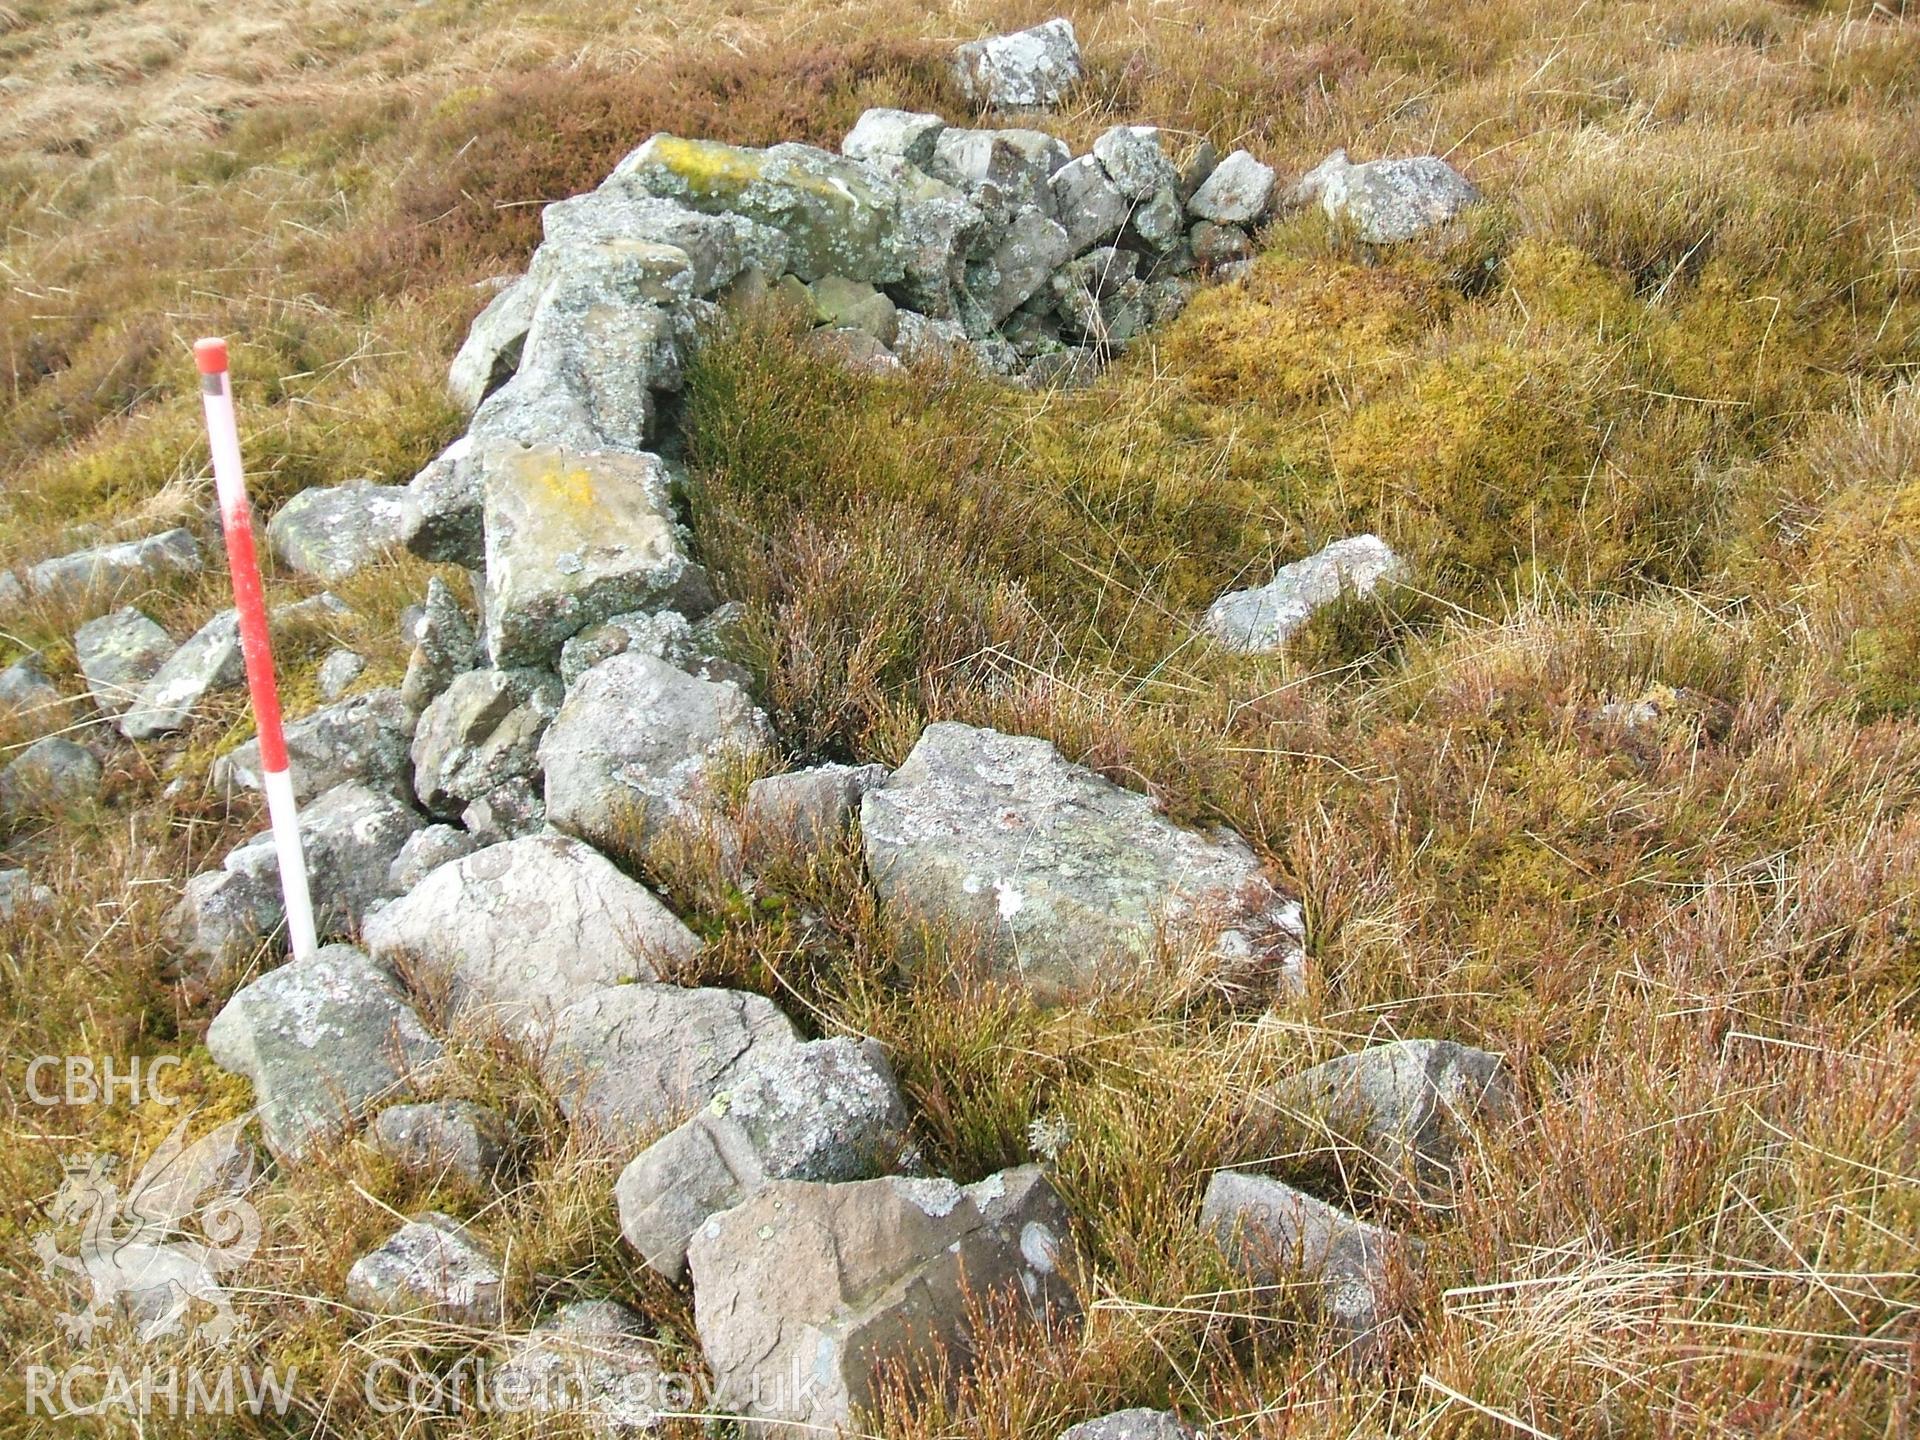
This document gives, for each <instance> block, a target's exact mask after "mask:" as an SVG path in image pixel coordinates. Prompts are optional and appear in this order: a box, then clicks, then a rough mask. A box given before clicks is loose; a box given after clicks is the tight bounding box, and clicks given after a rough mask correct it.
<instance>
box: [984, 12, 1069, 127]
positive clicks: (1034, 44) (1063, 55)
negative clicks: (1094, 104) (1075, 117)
mask: <svg viewBox="0 0 1920 1440" xmlns="http://www.w3.org/2000/svg"><path fill="white" fill-rule="evenodd" d="M1080 74H1081V64H1080V42H1079V41H1078V40H1076V39H1075V38H1074V34H1073V23H1072V22H1071V21H1069V20H1065V19H1056V20H1049V21H1047V22H1046V23H1045V24H1044V25H1036V26H1034V27H1033V28H1032V29H1031V30H1021V31H1018V32H1016V33H1014V34H1012V35H991V36H988V37H987V38H986V39H984V40H974V41H971V42H969V43H968V44H965V45H962V46H961V47H960V48H959V49H958V50H956V51H955V52H954V56H953V77H954V79H955V81H957V82H958V83H959V86H960V93H961V94H962V95H964V96H966V97H967V99H968V100H971V101H972V102H973V103H975V104H976V105H984V106H989V107H991V108H993V109H995V110H1024V109H1047V108H1051V107H1052V106H1055V105H1058V104H1059V103H1060V102H1061V101H1062V100H1063V99H1064V98H1065V97H1066V93H1067V91H1068V90H1070V89H1071V88H1072V87H1073V86H1074V85H1075V84H1076V83H1078V81H1079V79H1080Z"/></svg>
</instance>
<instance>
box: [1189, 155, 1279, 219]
mask: <svg viewBox="0 0 1920 1440" xmlns="http://www.w3.org/2000/svg"><path fill="white" fill-rule="evenodd" d="M1273 182H1274V174H1273V167H1272V166H1271V165H1262V164H1261V163H1260V162H1259V161H1258V160H1256V159H1254V158H1253V156H1252V155H1250V154H1248V153H1247V152H1246V151H1245V150H1236V151H1234V152H1233V153H1232V154H1231V155H1229V156H1227V158H1226V159H1224V160H1222V161H1221V162H1220V163H1219V164H1218V165H1216V166H1215V167H1214V169H1213V173H1212V174H1211V175H1209V176H1207V178H1206V181H1205V183H1204V184H1202V185H1201V186H1200V188H1199V189H1198V190H1195V191H1194V192H1193V198H1192V199H1190V200H1189V201H1187V213H1188V214H1189V215H1192V216H1193V217H1194V218H1195V219H1198V220H1211V221H1212V222H1213V223H1214V224H1216V225H1257V224H1259V223H1260V221H1261V220H1263V219H1265V218H1266V214H1267V210H1268V209H1269V208H1270V207H1271V205H1272V204H1273Z"/></svg>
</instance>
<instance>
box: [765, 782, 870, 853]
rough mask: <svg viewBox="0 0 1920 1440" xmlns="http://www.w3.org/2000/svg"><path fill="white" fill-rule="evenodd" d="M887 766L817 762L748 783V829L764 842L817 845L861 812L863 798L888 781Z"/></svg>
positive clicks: (836, 833)
mask: <svg viewBox="0 0 1920 1440" xmlns="http://www.w3.org/2000/svg"><path fill="white" fill-rule="evenodd" d="M889 773H890V772H889V771H888V770H887V767H886V766H884V765H816V766H814V767H813V768H812V769H811V770H797V771H795V772H793V773H792V774H790V775H768V776H765V777H763V778H762V779H759V780H756V781H754V782H753V783H752V784H751V785H749V786H748V787H747V810H746V819H747V828H748V830H749V831H750V832H752V833H753V834H754V835H755V836H756V838H757V839H759V840H760V841H761V842H763V843H767V842H771V843H774V844H783V845H787V846H790V847H793V848H796V849H817V848H819V847H820V846H822V845H826V844H830V843H832V841H833V840H834V839H835V838H837V837H838V836H839V835H840V834H842V833H843V832H844V831H845V829H846V827H847V825H848V823H849V822H850V821H851V820H852V819H853V818H854V817H855V816H856V815H858V814H859V813H860V797H861V796H863V795H865V794H866V793H867V791H869V790H871V789H872V788H873V787H874V786H876V785H884V784H886V783H887V776H888V774H889Z"/></svg>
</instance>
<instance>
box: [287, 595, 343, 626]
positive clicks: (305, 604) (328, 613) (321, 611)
mask: <svg viewBox="0 0 1920 1440" xmlns="http://www.w3.org/2000/svg"><path fill="white" fill-rule="evenodd" d="M352 618H353V607H352V606H350V605H348V604H347V602H346V601H344V600H342V599H341V598H340V597H339V596H338V595H336V594H334V593H333V592H332V591H331V590H322V591H321V592H320V593H319V594H318V595H309V596H307V597H306V598H305V599H304V600H293V601H290V602H288V603H287V604H285V605H276V606H274V607H273V609H272V610H270V611H268V612H267V621H268V623H269V624H272V625H275V626H280V625H318V626H325V625H326V624H327V622H328V621H332V620H351V619H352Z"/></svg>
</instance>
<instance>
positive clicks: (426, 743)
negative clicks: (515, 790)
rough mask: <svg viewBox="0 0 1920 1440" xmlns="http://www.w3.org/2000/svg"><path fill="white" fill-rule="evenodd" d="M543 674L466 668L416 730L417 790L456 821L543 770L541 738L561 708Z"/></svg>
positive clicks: (555, 683) (552, 680) (555, 682)
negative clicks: (481, 801)
mask: <svg viewBox="0 0 1920 1440" xmlns="http://www.w3.org/2000/svg"><path fill="white" fill-rule="evenodd" d="M560 695H561V690H560V681H559V679H558V677H556V676H554V675H551V674H549V673H548V672H546V671H544V670H527V669H519V670H469V671H468V672H467V673H466V674H464V675H461V676H458V677H456V678H455V679H454V681H453V683H452V684H451V685H449V686H447V688H446V690H445V691H444V692H443V693H442V694H441V695H440V696H439V698H438V699H436V700H434V701H433V702H432V703H431V704H430V705H428V706H427V708H426V710H425V711H424V712H423V713H422V714H421V716H420V723H419V724H418V726H417V727H416V728H415V729H414V732H413V752H412V753H413V787H414V793H415V794H416V795H418V796H419V797H420V803H421V805H422V806H423V807H425V808H426V810H427V811H428V812H429V813H431V814H434V815H438V816H440V817H441V818H443V819H448V820H451V819H453V818H455V817H456V816H458V815H459V814H460V812H461V811H463V810H465V809H466V807H467V806H468V805H470V804H471V803H473V802H474V801H475V800H478V799H479V798H480V797H481V796H483V795H486V794H488V793H489V792H491V791H493V790H496V789H498V788H499V787H500V786H501V785H503V784H505V783H506V782H507V781H509V780H516V779H518V780H525V779H527V778H529V777H531V776H533V775H535V774H536V773H537V772H538V770H539V758H538V756H539V745H540V737H541V735H543V734H544V733H545V732H546V728H547V725H548V723H549V722H550V721H551V720H552V719H553V716H554V712H555V711H557V710H558V709H559V708H560Z"/></svg>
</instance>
